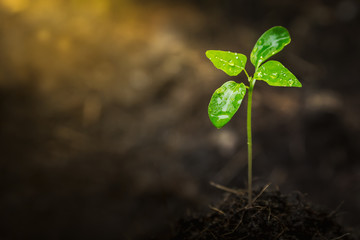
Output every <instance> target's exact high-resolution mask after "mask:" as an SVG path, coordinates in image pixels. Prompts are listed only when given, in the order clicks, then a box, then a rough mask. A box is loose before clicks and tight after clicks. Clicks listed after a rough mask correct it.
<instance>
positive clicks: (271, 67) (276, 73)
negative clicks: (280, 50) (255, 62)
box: [254, 61, 302, 87]
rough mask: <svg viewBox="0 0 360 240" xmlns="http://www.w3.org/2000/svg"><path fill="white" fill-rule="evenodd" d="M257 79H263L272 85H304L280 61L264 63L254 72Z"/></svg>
mask: <svg viewBox="0 0 360 240" xmlns="http://www.w3.org/2000/svg"><path fill="white" fill-rule="evenodd" d="M254 78H256V79H257V80H263V81H265V82H267V84H269V85H270V86H276V87H302V85H301V83H300V82H299V80H297V78H296V77H295V76H294V74H292V73H291V72H290V71H289V70H288V69H287V68H285V67H284V65H282V64H281V63H280V62H278V61H268V62H266V63H264V64H263V65H262V66H261V67H260V68H259V69H258V70H257V71H256V73H255V74H254Z"/></svg>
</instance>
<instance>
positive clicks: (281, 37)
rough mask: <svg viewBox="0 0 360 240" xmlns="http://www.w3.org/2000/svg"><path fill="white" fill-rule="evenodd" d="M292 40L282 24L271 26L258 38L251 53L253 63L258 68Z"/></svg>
mask: <svg viewBox="0 0 360 240" xmlns="http://www.w3.org/2000/svg"><path fill="white" fill-rule="evenodd" d="M290 41H291V39H290V35H289V32H288V30H286V28H284V27H280V26H277V27H273V28H270V29H269V30H267V31H266V32H265V33H264V34H263V35H261V37H260V38H259V39H258V40H257V42H256V44H255V46H254V48H253V50H252V52H251V55H250V60H251V63H252V64H253V65H254V66H255V67H256V68H258V67H259V66H260V65H261V64H262V63H263V62H265V61H266V60H267V59H269V58H270V57H271V56H273V55H275V54H276V53H278V52H280V51H281V50H282V49H283V48H284V47H285V46H286V45H288V44H289V43H290Z"/></svg>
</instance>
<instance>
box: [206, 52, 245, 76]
mask: <svg viewBox="0 0 360 240" xmlns="http://www.w3.org/2000/svg"><path fill="white" fill-rule="evenodd" d="M206 56H207V57H208V58H209V59H210V61H211V62H212V63H213V64H214V66H215V67H216V68H218V69H220V70H223V71H224V72H225V73H226V74H227V75H229V76H237V75H239V73H241V71H242V70H244V68H245V64H246V60H247V58H246V56H245V55H244V54H240V53H233V52H229V51H220V50H208V51H206Z"/></svg>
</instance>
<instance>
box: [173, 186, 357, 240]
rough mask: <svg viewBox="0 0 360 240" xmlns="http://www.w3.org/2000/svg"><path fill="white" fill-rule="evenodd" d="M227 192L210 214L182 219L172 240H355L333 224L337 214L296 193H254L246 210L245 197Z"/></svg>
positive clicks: (355, 237)
mask: <svg viewBox="0 0 360 240" xmlns="http://www.w3.org/2000/svg"><path fill="white" fill-rule="evenodd" d="M230 190H231V192H232V193H229V194H227V196H226V197H225V199H224V200H223V201H222V202H220V203H219V204H218V205H217V206H209V207H210V208H211V209H212V210H213V212H212V213H210V214H208V215H206V216H196V217H194V216H192V217H190V216H189V217H188V218H187V219H183V220H182V221H181V222H180V223H179V225H178V226H177V230H176V232H177V233H176V235H175V236H174V238H173V239H174V240H176V239H178V240H183V239H188V240H191V239H197V240H202V239H203V240H207V239H219V240H220V239H221V240H231V239H234V240H235V239H264V240H266V239H269V240H270V239H284V240H290V239H293V240H308V239H313V240H321V239H358V237H357V236H356V233H354V232H351V230H348V229H344V228H343V227H342V226H341V225H340V224H339V223H338V222H337V221H336V214H337V213H336V211H331V212H330V211H328V210H326V209H321V208H319V207H315V206H314V205H312V204H310V203H309V202H308V201H307V200H306V198H305V197H304V196H303V195H301V194H300V193H298V192H297V193H292V194H288V195H283V194H281V193H280V192H279V191H264V192H262V191H257V192H254V197H255V199H254V203H253V204H252V206H251V207H249V206H248V198H247V194H246V193H244V192H238V193H237V192H236V191H235V190H233V189H230ZM264 190H265V189H264Z"/></svg>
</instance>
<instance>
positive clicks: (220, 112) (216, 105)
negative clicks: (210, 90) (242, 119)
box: [208, 81, 246, 128]
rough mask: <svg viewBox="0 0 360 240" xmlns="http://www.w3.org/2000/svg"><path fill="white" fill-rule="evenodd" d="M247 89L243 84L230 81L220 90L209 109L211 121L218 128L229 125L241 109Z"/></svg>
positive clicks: (216, 92) (215, 93) (213, 97)
mask: <svg viewBox="0 0 360 240" xmlns="http://www.w3.org/2000/svg"><path fill="white" fill-rule="evenodd" d="M245 93H246V87H245V85H244V84H243V83H236V82H234V81H228V82H226V83H224V84H223V85H222V86H221V87H220V88H218V89H217V90H216V91H215V92H214V94H213V96H212V98H211V100H210V104H209V107H208V113H209V118H210V121H211V122H212V123H213V124H214V126H215V127H217V128H222V127H223V126H224V125H225V124H227V123H228V122H229V121H230V119H231V118H232V117H233V116H234V114H235V113H236V111H237V110H238V109H239V107H240V104H241V102H242V100H243V98H244V96H245Z"/></svg>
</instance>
